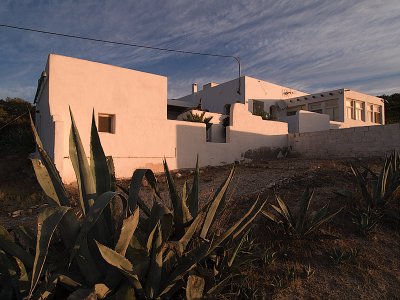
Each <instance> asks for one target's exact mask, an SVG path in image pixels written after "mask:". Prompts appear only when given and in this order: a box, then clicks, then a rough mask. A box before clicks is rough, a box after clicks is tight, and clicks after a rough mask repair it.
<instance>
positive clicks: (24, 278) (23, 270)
mask: <svg viewBox="0 0 400 300" xmlns="http://www.w3.org/2000/svg"><path fill="white" fill-rule="evenodd" d="M14 259H15V261H16V262H17V266H18V269H19V280H20V281H26V282H28V281H29V278H28V273H27V271H26V268H25V265H24V263H23V262H22V261H21V260H20V259H19V258H18V257H15V256H14Z"/></svg>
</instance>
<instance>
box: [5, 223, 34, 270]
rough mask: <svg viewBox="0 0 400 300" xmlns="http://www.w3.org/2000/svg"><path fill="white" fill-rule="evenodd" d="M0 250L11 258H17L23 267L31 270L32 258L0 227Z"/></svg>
mask: <svg viewBox="0 0 400 300" xmlns="http://www.w3.org/2000/svg"><path fill="white" fill-rule="evenodd" d="M0 249H2V250H3V251H4V252H6V253H7V254H9V255H11V256H15V257H18V258H19V259H20V260H21V261H22V262H23V263H24V265H26V266H27V267H28V268H32V266H33V262H34V257H33V256H32V255H31V254H30V253H28V252H26V251H25V250H24V249H22V248H21V247H20V246H19V245H18V244H16V243H15V242H14V239H13V237H12V236H11V234H10V233H9V232H8V231H7V229H5V228H4V227H3V226H1V225H0Z"/></svg>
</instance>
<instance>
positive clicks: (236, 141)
mask: <svg viewBox="0 0 400 300" xmlns="http://www.w3.org/2000/svg"><path fill="white" fill-rule="evenodd" d="M227 130H228V131H229V135H230V138H229V141H230V142H228V143H208V142H206V129H205V125H204V126H197V127H193V126H185V125H177V126H176V168H178V169H183V168H193V167H194V166H195V164H196V156H197V154H198V155H199V164H200V166H207V165H210V166H218V165H224V164H230V163H234V162H235V161H241V160H244V159H254V160H269V159H276V158H277V156H278V154H279V152H282V153H284V154H286V153H287V149H288V148H287V147H288V138H287V135H286V134H280V135H262V134H256V133H251V132H241V131H233V130H230V128H228V129H227Z"/></svg>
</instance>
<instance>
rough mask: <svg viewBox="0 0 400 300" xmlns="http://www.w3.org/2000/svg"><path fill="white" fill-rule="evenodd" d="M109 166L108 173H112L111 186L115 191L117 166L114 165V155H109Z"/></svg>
mask: <svg viewBox="0 0 400 300" xmlns="http://www.w3.org/2000/svg"><path fill="white" fill-rule="evenodd" d="M106 159H107V166H108V173H109V174H110V187H111V191H112V192H115V187H116V179H115V166H114V160H113V158H112V156H107V157H106Z"/></svg>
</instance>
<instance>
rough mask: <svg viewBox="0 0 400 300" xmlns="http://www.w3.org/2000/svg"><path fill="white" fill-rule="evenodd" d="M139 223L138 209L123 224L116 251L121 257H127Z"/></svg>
mask: <svg viewBox="0 0 400 300" xmlns="http://www.w3.org/2000/svg"><path fill="white" fill-rule="evenodd" d="M138 223H139V209H138V208H137V209H136V210H135V212H134V213H133V214H132V215H130V216H129V217H127V218H126V219H124V221H123V223H122V228H121V233H120V235H119V239H118V242H117V245H116V246H115V251H116V252H118V253H119V254H121V255H125V253H126V249H128V245H129V243H130V241H131V239H132V236H133V233H134V232H135V230H136V227H137V225H138Z"/></svg>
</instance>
